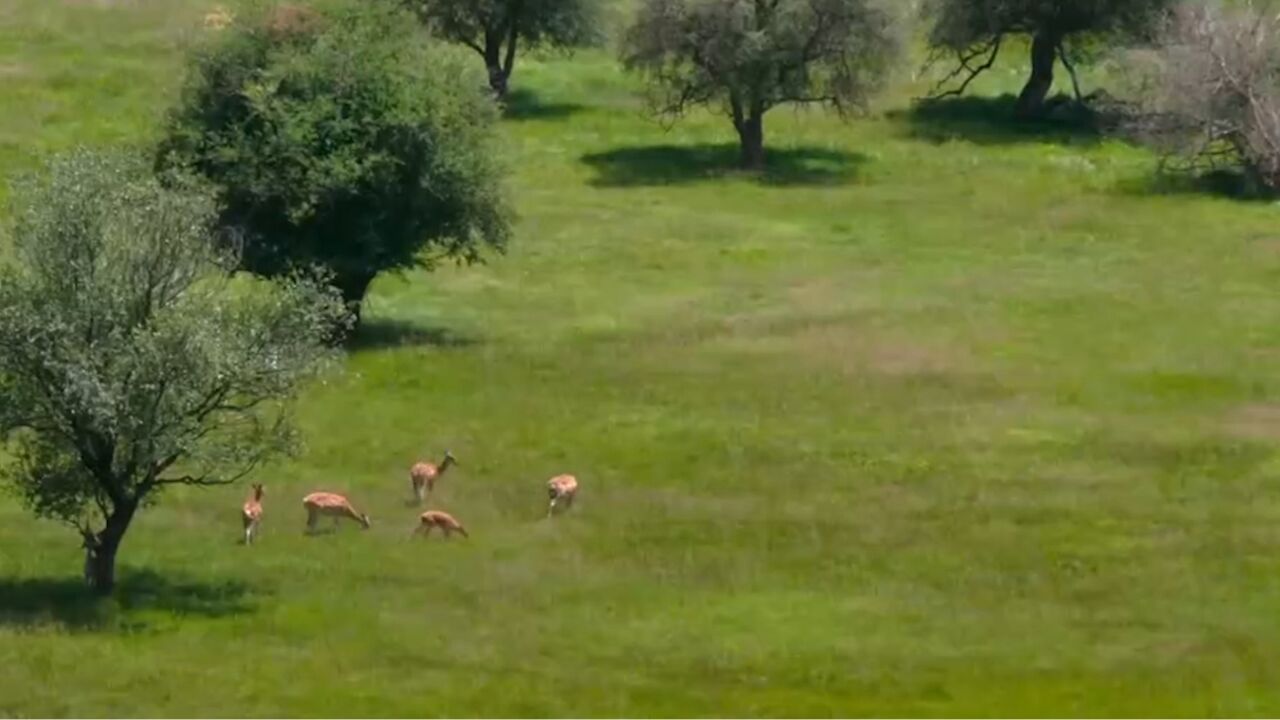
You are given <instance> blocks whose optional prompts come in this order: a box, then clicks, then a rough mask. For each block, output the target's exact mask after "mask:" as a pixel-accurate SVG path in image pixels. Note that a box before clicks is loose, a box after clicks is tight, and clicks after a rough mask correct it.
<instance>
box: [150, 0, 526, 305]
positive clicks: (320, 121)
mask: <svg viewBox="0 0 1280 720" xmlns="http://www.w3.org/2000/svg"><path fill="white" fill-rule="evenodd" d="M421 34H422V30H421V28H419V27H418V23H417V21H416V20H415V18H414V17H413V16H412V14H411V13H409V12H408V11H407V10H405V9H404V8H401V7H399V6H398V5H396V4H394V3H388V2H364V1H363V0H341V1H340V0H331V1H328V2H319V3H317V4H315V5H306V6H302V5H292V4H283V5H275V6H268V7H267V8H265V9H259V10H257V11H248V12H244V13H242V14H241V15H239V16H237V17H236V18H234V19H233V20H232V21H231V23H230V24H229V25H228V26H227V27H225V28H224V29H222V30H220V31H218V32H217V33H211V37H210V39H209V40H207V41H206V44H204V45H202V46H200V47H199V48H198V49H197V50H196V51H195V52H194V55H193V58H192V60H191V63H190V68H189V75H188V78H187V82H186V86H185V89H184V91H183V93H182V97H181V100H180V101H179V103H178V105H177V107H176V108H175V109H174V110H173V111H172V113H171V115H170V118H169V122H168V129H167V133H166V137H165V139H164V140H163V142H162V143H161V145H160V148H159V153H158V166H159V167H160V168H182V169H187V170H190V171H192V172H193V173H195V174H197V175H199V176H201V177H203V178H205V179H206V180H208V181H209V182H210V183H211V184H212V185H213V186H214V187H215V188H216V189H217V192H218V199H219V201H220V203H221V207H222V210H221V214H220V223H221V225H222V226H223V228H224V229H225V230H226V232H225V233H224V235H225V236H226V237H228V238H229V239H233V240H235V241H236V242H237V243H238V244H239V246H240V247H241V248H242V255H241V259H242V264H243V267H244V268H245V269H247V270H250V271H252V272H254V273H258V274H260V275H265V276H278V275H282V274H287V273H289V272H292V271H293V270H295V269H296V268H298V267H305V266H312V265H320V266H323V267H325V268H327V269H328V270H329V271H330V272H331V273H332V275H333V280H334V282H335V283H336V285H337V287H338V288H339V289H340V290H341V291H342V295H343V298H344V299H345V300H346V301H347V302H348V303H349V304H351V306H352V308H353V310H354V311H355V312H356V317H357V320H358V318H359V308H360V302H361V300H362V299H363V298H364V295H365V293H366V291H367V290H368V287H369V284H370V283H371V282H372V281H373V279H374V277H376V276H377V275H378V274H379V273H381V272H384V271H388V270H397V269H404V268H409V267H413V266H421V267H431V266H433V265H434V264H435V263H437V262H438V261H440V260H442V259H454V260H458V261H463V262H474V261H477V260H480V259H481V257H482V256H481V253H482V250H484V249H486V248H489V249H494V250H501V249H502V248H503V247H504V246H505V244H506V241H507V239H508V235H509V232H510V230H509V227H510V217H509V216H510V213H509V210H508V204H507V202H506V200H505V195H504V192H503V188H502V168H501V165H500V164H499V163H498V162H497V154H498V153H497V147H496V142H497V138H496V121H497V108H496V105H495V104H494V102H493V100H492V98H490V97H488V94H487V93H486V92H485V91H484V90H483V89H482V82H481V81H480V79H479V78H478V77H476V74H475V73H474V72H473V71H471V70H469V69H468V68H467V67H466V65H465V64H464V63H463V62H462V58H460V57H458V56H457V53H456V52H453V51H452V50H451V49H449V48H439V47H435V46H428V45H424V44H423V43H422V42H421Z"/></svg>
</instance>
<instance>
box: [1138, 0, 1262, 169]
mask: <svg viewBox="0 0 1280 720" xmlns="http://www.w3.org/2000/svg"><path fill="white" fill-rule="evenodd" d="M1129 59H1130V62H1129V63H1128V67H1130V68H1131V73H1132V74H1131V76H1130V77H1131V79H1133V80H1136V82H1137V85H1138V92H1137V95H1138V98H1139V100H1138V105H1139V111H1138V113H1137V114H1136V115H1135V117H1134V118H1133V120H1132V121H1131V123H1130V128H1131V130H1133V131H1135V132H1136V133H1137V134H1138V136H1139V137H1140V138H1141V139H1143V140H1145V141H1146V142H1148V143H1149V144H1151V145H1152V146H1154V147H1155V148H1156V149H1157V150H1158V151H1159V152H1161V153H1162V154H1163V156H1164V158H1165V167H1166V168H1167V169H1175V170H1185V171H1191V172H1201V171H1206V170H1219V169H1224V168H1226V169H1232V170H1239V171H1242V172H1244V173H1245V174H1246V176H1247V178H1248V179H1249V180H1250V181H1252V183H1253V184H1255V186H1261V187H1264V188H1267V189H1269V190H1272V191H1275V190H1280V15H1277V11H1276V8H1275V6H1274V4H1273V3H1255V2H1244V3H1241V4H1236V5H1233V6H1224V5H1220V4H1217V3H1213V4H1206V5H1194V6H1185V7H1183V8H1180V9H1179V10H1178V12H1177V13H1176V14H1175V15H1174V17H1173V18H1172V19H1171V21H1170V22H1169V23H1168V24H1167V25H1166V26H1165V27H1164V28H1163V30H1162V32H1161V33H1160V36H1159V40H1158V42H1157V43H1156V45H1155V47H1154V48H1150V49H1145V50H1135V51H1133V52H1132V53H1130V58H1129Z"/></svg>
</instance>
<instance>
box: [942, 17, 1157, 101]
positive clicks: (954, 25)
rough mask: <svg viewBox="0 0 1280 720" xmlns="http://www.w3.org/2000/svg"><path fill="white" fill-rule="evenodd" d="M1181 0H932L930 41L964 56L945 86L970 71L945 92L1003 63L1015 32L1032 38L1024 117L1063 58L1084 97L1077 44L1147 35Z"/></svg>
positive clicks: (1022, 98) (1044, 95)
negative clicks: (1075, 58)
mask: <svg viewBox="0 0 1280 720" xmlns="http://www.w3.org/2000/svg"><path fill="white" fill-rule="evenodd" d="M1177 1H1178V0H925V3H926V4H925V14H926V16H927V17H929V18H930V20H931V23H932V26H931V29H930V31H929V44H930V45H931V46H932V47H933V48H934V49H935V51H940V52H941V53H953V54H954V55H955V57H956V60H957V67H956V68H955V69H954V70H953V71H952V72H951V73H950V74H949V75H948V76H947V77H946V78H944V80H943V81H942V82H941V83H939V86H938V89H939V90H941V88H942V87H944V86H945V85H946V84H947V83H949V82H951V81H953V80H955V79H956V78H958V77H960V76H964V79H963V81H962V82H961V84H960V85H959V86H958V87H956V88H953V89H951V90H949V91H946V92H942V93H941V95H950V94H959V93H962V92H964V90H965V89H966V88H967V87H968V85H969V83H970V82H972V81H973V79H974V78H976V77H977V76H978V75H980V74H982V73H983V72H984V71H986V70H988V69H990V68H991V66H992V65H994V64H995V61H996V57H997V56H998V55H999V53H1000V46H1001V43H1002V42H1004V41H1005V39H1006V38H1007V37H1008V36H1010V35H1025V36H1029V37H1030V38H1031V47H1030V64H1031V73H1030V75H1029V77H1028V78H1027V82H1026V84H1025V85H1024V86H1023V88H1022V92H1021V93H1019V95H1018V101H1017V104H1016V106H1015V113H1016V115H1017V116H1018V117H1019V118H1022V119H1032V118H1037V117H1040V116H1041V115H1043V114H1044V111H1045V99H1046V98H1047V97H1048V96H1049V91H1050V90H1051V89H1053V73H1054V66H1055V65H1056V64H1057V62H1058V61H1059V60H1061V61H1062V64H1063V66H1064V67H1065V68H1066V69H1067V71H1068V73H1070V75H1071V79H1072V84H1073V86H1074V88H1075V94H1076V96H1077V99H1078V98H1079V96H1080V85H1079V82H1078V81H1077V79H1076V74H1075V67H1074V65H1073V64H1072V62H1071V59H1070V58H1071V56H1070V53H1069V52H1068V51H1069V49H1071V47H1069V43H1070V44H1071V46H1073V47H1075V48H1077V49H1079V48H1083V47H1084V46H1086V45H1087V44H1089V43H1091V42H1094V43H1096V42H1100V41H1106V40H1109V39H1113V38H1117V37H1126V38H1132V37H1136V36H1142V35H1144V34H1145V33H1148V32H1149V31H1150V30H1151V29H1152V28H1153V27H1154V26H1155V25H1156V24H1157V22H1158V20H1159V19H1160V17H1161V16H1162V14H1163V13H1165V12H1166V11H1168V9H1169V8H1170V7H1172V6H1173V5H1174V4H1175V3H1176V2H1177ZM936 57H937V56H936V55H935V58H934V59H936ZM975 63H976V64H975Z"/></svg>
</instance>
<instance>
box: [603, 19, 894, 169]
mask: <svg viewBox="0 0 1280 720" xmlns="http://www.w3.org/2000/svg"><path fill="white" fill-rule="evenodd" d="M897 28H898V24H897V23H896V22H895V18H894V16H893V15H892V14H891V13H890V12H888V11H887V10H886V9H885V7H884V6H882V5H881V4H879V3H877V2H876V1H875V0H811V1H810V0H644V2H643V3H642V4H641V7H640V10H639V13H638V15H637V16H636V18H635V21H634V23H633V24H632V25H631V27H630V29H629V30H628V32H627V34H626V37H625V39H624V44H623V62H624V64H625V65H626V66H627V67H628V68H629V69H632V70H636V71H638V72H640V73H641V74H642V75H644V76H645V77H646V78H647V79H648V80H649V81H650V83H651V88H652V90H653V92H652V94H651V98H650V99H651V101H652V104H653V107H654V110H655V111H656V112H657V113H659V114H660V115H665V116H678V115H681V114H683V113H684V112H685V111H686V110H687V109H688V108H689V107H691V106H693V105H712V106H714V107H719V108H723V109H724V111H725V112H726V114H728V115H729V117H730V118H732V120H733V123H734V127H735V129H736V130H737V131H738V135H739V138H740V140H741V144H742V150H743V162H744V163H745V164H747V165H750V166H757V167H758V166H759V165H760V164H761V163H762V162H763V155H762V152H763V148H762V142H763V129H762V127H761V123H762V122H763V116H764V113H766V112H768V111H769V109H770V108H773V107H775V106H777V105H781V104H785V103H798V104H807V103H818V104H826V105H830V106H832V107H834V108H835V109H837V110H838V111H841V112H845V111H848V110H851V109H853V108H855V107H860V106H862V105H863V104H864V103H865V102H866V100H867V98H868V96H869V95H870V93H872V92H873V91H875V90H876V89H878V88H879V87H880V86H881V85H882V83H883V81H884V80H885V78H886V76H887V74H888V71H889V69H890V67H891V66H892V64H893V61H894V60H895V59H897V57H898V51H899V49H900V42H899V40H900V38H899V36H898V34H897Z"/></svg>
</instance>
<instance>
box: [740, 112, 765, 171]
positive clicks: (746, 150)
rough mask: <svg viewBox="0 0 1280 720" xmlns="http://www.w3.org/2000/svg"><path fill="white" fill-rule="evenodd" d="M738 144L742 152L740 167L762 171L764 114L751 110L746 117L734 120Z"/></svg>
mask: <svg viewBox="0 0 1280 720" xmlns="http://www.w3.org/2000/svg"><path fill="white" fill-rule="evenodd" d="M734 125H735V126H736V129H737V131H738V144H739V147H740V149H741V151H742V156H741V162H742V167H744V168H746V169H748V170H763V169H764V113H763V112H762V111H759V110H755V109H753V110H752V111H751V112H750V113H749V114H748V115H747V116H746V117H744V118H742V119H741V120H735V122H734Z"/></svg>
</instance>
